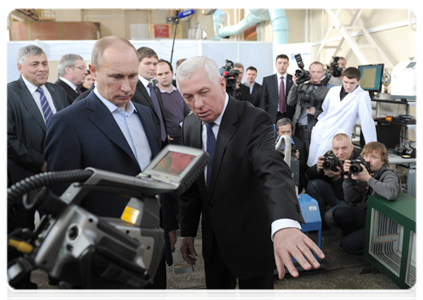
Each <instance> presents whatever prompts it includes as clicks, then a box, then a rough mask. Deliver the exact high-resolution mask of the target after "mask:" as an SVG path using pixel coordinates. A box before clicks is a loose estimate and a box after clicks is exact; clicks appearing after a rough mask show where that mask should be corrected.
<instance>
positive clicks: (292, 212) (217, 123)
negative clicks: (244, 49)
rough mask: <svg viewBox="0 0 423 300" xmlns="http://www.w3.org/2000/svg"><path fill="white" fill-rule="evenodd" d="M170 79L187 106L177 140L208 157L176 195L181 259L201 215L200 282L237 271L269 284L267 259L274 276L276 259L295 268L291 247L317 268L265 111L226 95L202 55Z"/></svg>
mask: <svg viewBox="0 0 423 300" xmlns="http://www.w3.org/2000/svg"><path fill="white" fill-rule="evenodd" d="M176 80H177V83H178V87H179V88H180V92H181V94H182V96H183V97H184V99H185V102H186V103H187V105H188V106H189V107H190V108H191V111H192V114H190V115H189V116H188V117H186V118H185V121H184V124H183V128H182V138H183V144H184V145H186V146H191V147H196V148H200V149H204V150H206V151H208V152H209V154H210V157H211V160H210V163H209V165H208V166H207V167H206V170H205V174H204V176H200V177H199V178H198V179H197V180H196V181H195V183H194V184H193V185H192V186H191V187H190V189H189V190H188V191H187V192H186V193H184V194H182V195H181V196H180V206H181V244H180V250H181V252H182V256H183V258H184V259H185V261H187V262H188V263H189V264H195V260H196V258H195V256H196V255H197V254H196V251H195V247H194V237H195V236H196V234H197V229H198V222H199V220H200V216H201V220H202V237H203V257H204V262H205V272H206V284H207V288H210V289H211V288H214V289H228V288H235V285H236V279H238V282H239V288H241V289H243V288H246V289H258V288H267V289H271V288H273V272H274V266H275V260H274V259H276V266H277V269H278V271H279V277H280V278H283V277H284V274H285V270H284V265H285V266H286V267H287V269H288V271H289V272H290V273H291V274H292V276H294V277H296V276H298V271H297V270H296V269H295V267H294V265H293V263H292V260H291V255H294V257H295V258H296V259H297V261H298V262H299V263H300V264H301V265H302V266H303V268H304V269H306V270H308V269H310V268H311V267H312V266H311V265H313V267H315V268H318V267H319V264H318V262H317V260H316V259H315V258H314V256H313V255H312V253H311V252H310V251H309V248H310V249H311V250H313V251H314V252H315V253H316V254H317V255H319V256H320V257H321V258H323V257H324V255H323V252H322V251H321V250H320V249H319V248H318V247H317V246H316V245H315V244H314V243H313V242H312V241H311V240H310V239H309V238H308V237H307V236H306V235H304V234H303V233H301V231H300V230H299V229H300V228H301V227H300V224H299V223H300V222H304V220H303V218H302V216H301V209H300V206H299V203H298V200H297V197H296V194H295V189H294V181H293V180H292V178H291V172H290V170H289V167H288V166H287V165H286V163H285V162H284V160H283V155H282V154H281V153H280V152H278V151H275V149H274V144H273V141H274V138H273V126H272V123H271V120H270V118H269V116H268V115H267V114H266V113H264V112H263V111H262V110H260V109H257V108H255V107H253V106H252V105H251V103H249V102H248V101H238V100H235V99H234V98H232V97H230V96H229V95H228V94H227V93H226V81H225V79H224V77H221V76H220V74H219V68H218V66H217V65H216V63H214V62H213V60H211V59H209V58H206V57H193V58H189V59H188V60H187V61H185V62H184V63H183V64H182V65H181V66H180V67H179V69H178V73H177V76H176ZM216 136H217V137H216ZM285 222H286V223H285ZM270 233H272V234H271V236H269V234H270ZM272 239H273V242H274V243H273V245H272ZM300 249H301V250H300ZM273 250H274V252H273ZM273 253H274V254H273ZM303 255H304V256H305V257H306V258H304V256H303ZM306 260H308V261H306Z"/></svg>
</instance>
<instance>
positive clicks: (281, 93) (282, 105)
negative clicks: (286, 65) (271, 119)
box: [279, 76, 285, 114]
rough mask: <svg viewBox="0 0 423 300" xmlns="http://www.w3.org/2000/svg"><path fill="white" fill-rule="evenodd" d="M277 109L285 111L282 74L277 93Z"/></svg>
mask: <svg viewBox="0 0 423 300" xmlns="http://www.w3.org/2000/svg"><path fill="white" fill-rule="evenodd" d="M279 111H280V112H281V113H282V114H283V113H284V112H285V87H284V85H283V76H281V86H280V94H279Z"/></svg>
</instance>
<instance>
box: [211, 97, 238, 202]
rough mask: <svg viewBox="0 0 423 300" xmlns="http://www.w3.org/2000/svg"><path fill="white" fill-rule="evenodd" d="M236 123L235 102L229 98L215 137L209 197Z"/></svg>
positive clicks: (235, 128)
mask: <svg viewBox="0 0 423 300" xmlns="http://www.w3.org/2000/svg"><path fill="white" fill-rule="evenodd" d="M237 123H238V110H237V102H236V101H235V100H234V99H233V98H232V97H229V102H228V105H227V106H226V110H225V113H224V115H223V118H222V122H221V123H220V127H219V133H218V136H217V141H216V147H215V151H214V157H213V164H212V172H211V175H210V176H211V178H210V187H209V195H210V196H211V195H212V194H213V189H214V185H215V182H216V177H217V175H218V174H219V171H220V165H221V162H222V159H223V155H224V154H225V152H226V147H227V145H228V143H229V141H230V140H231V139H232V137H233V135H234V134H235V132H236V130H237V127H236V126H235V125H236V124H237Z"/></svg>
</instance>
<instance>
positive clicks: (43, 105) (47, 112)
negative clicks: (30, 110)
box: [37, 87, 53, 125]
mask: <svg viewBox="0 0 423 300" xmlns="http://www.w3.org/2000/svg"><path fill="white" fill-rule="evenodd" d="M37 92H38V93H40V102H41V109H42V110H43V116H44V120H45V121H46V125H48V121H49V119H50V117H51V116H52V115H53V112H52V111H51V108H50V105H49V104H48V101H47V97H46V96H45V95H44V91H43V89H42V88H40V87H39V88H37Z"/></svg>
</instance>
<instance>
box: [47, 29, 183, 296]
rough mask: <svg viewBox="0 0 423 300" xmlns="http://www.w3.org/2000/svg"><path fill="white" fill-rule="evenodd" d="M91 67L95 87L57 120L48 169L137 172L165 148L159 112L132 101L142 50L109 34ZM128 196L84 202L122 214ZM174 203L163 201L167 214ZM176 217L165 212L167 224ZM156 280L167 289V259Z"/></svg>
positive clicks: (51, 129)
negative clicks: (139, 53) (156, 118)
mask: <svg viewBox="0 0 423 300" xmlns="http://www.w3.org/2000/svg"><path fill="white" fill-rule="evenodd" d="M90 71H91V73H92V74H93V76H94V78H96V84H95V88H94V90H93V91H92V92H91V93H90V94H89V95H88V97H87V98H85V99H84V100H81V101H79V102H78V103H75V104H73V105H71V106H69V107H68V109H66V110H63V111H62V112H61V113H60V114H57V115H55V116H54V117H53V118H52V120H51V124H50V127H49V130H48V131H47V136H46V149H45V156H46V159H47V162H48V164H47V166H48V169H49V170H50V171H63V170H73V169H84V168H86V167H93V168H98V169H102V170H107V171H112V172H116V173H121V174H125V175H130V176H136V175H137V174H139V173H140V172H141V171H142V170H144V168H145V167H147V165H148V164H149V163H150V160H151V159H152V158H153V157H154V156H155V155H156V154H157V153H158V152H159V150H160V149H161V139H160V130H159V129H158V127H157V126H156V121H155V119H154V115H153V112H152V111H151V109H149V108H147V107H145V106H142V105H139V104H137V103H133V102H132V101H131V98H132V97H133V95H134V93H135V88H136V85H137V82H138V57H137V53H136V50H135V48H134V47H133V45H132V44H131V43H130V42H129V41H127V40H126V39H123V38H120V37H116V36H108V37H105V38H103V39H101V40H99V41H97V42H96V44H95V45H94V47H93V52H92V58H91V65H90ZM128 200H129V199H128V198H121V197H116V196H111V195H98V194H96V195H89V196H87V197H86V198H85V199H83V201H82V203H81V205H82V207H84V208H85V209H87V210H88V211H90V212H92V213H94V214H96V215H99V216H107V217H115V218H116V217H117V218H119V217H120V216H121V214H122V212H123V210H124V208H125V206H126V204H127V202H128ZM168 205H169V204H168V203H167V202H162V214H163V213H164V211H165V207H166V206H168ZM167 211H169V212H172V210H171V209H169V210H167ZM171 217H172V215H170V216H162V221H163V226H164V223H165V222H167V221H168V218H171ZM174 221H175V223H176V218H175V220H174ZM169 222H170V221H169ZM165 230H166V232H168V231H169V228H165ZM166 241H168V239H166ZM167 248H168V249H170V248H169V245H168V247H167ZM169 259H171V257H170V258H169ZM154 284H155V286H154V287H155V288H166V268H165V264H164V259H163V261H162V263H161V267H159V270H158V272H157V275H156V277H155V279H154Z"/></svg>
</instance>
